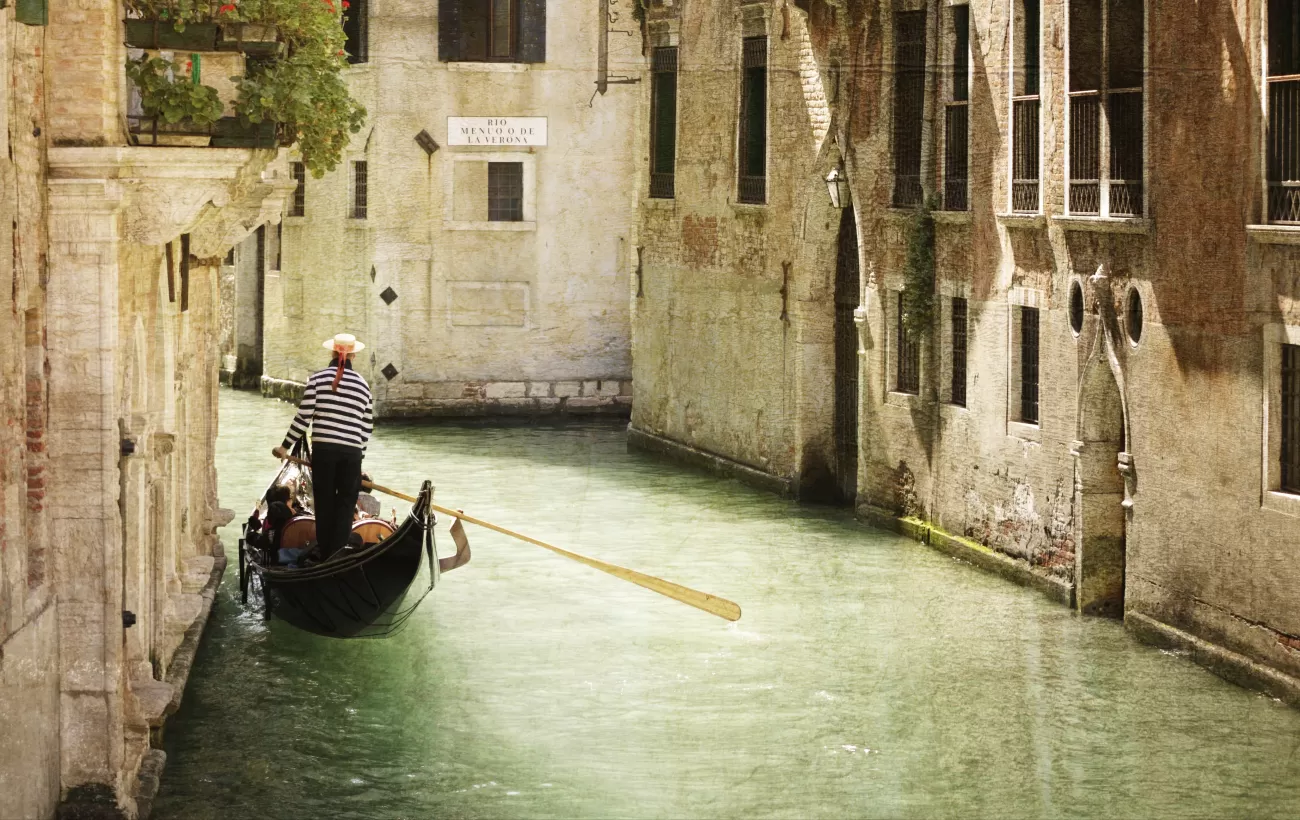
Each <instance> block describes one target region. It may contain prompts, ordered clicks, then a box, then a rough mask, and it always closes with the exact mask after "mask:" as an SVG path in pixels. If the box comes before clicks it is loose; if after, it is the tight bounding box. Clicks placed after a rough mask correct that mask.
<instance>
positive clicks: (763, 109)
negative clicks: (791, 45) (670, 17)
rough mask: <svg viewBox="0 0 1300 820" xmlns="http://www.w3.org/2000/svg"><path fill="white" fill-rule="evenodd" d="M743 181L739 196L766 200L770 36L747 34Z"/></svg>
mask: <svg viewBox="0 0 1300 820" xmlns="http://www.w3.org/2000/svg"><path fill="white" fill-rule="evenodd" d="M739 178H740V184H739V186H738V191H737V199H739V201H741V202H748V203H752V204H755V205H761V204H763V203H764V202H766V201H767V38H766V37H746V38H745V41H744V68H743V73H742V76H741V86H740V174H739Z"/></svg>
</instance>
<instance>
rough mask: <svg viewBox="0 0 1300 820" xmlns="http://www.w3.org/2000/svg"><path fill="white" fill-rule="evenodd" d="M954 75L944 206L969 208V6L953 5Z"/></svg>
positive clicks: (946, 110) (946, 144) (946, 119)
mask: <svg viewBox="0 0 1300 820" xmlns="http://www.w3.org/2000/svg"><path fill="white" fill-rule="evenodd" d="M950 11H951V12H952V17H951V19H952V72H951V76H952V79H951V83H950V86H949V88H948V102H947V104H946V105H945V106H944V143H943V145H944V148H943V207H944V208H945V209H946V210H949V211H964V210H966V209H967V208H969V207H970V204H969V198H968V188H969V177H970V172H969V169H970V147H969V144H968V143H969V132H970V6H953V7H952V9H951V10H950Z"/></svg>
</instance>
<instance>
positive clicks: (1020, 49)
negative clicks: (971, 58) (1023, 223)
mask: <svg viewBox="0 0 1300 820" xmlns="http://www.w3.org/2000/svg"><path fill="white" fill-rule="evenodd" d="M1013 2H1015V3H1016V12H1017V14H1016V18H1015V21H1014V23H1015V47H1016V63H1015V65H1016V71H1015V74H1014V76H1013V77H1012V97H1011V129H1012V137H1011V210H1012V211H1015V212H1019V213H1037V212H1038V210H1039V193H1038V191H1039V176H1040V175H1039V165H1040V164H1039V150H1038V140H1039V133H1040V131H1039V109H1040V99H1039V73H1040V70H1039V67H1040V65H1041V42H1042V41H1041V31H1042V28H1041V27H1042V15H1041V13H1040V11H1039V5H1038V4H1039V0H1013Z"/></svg>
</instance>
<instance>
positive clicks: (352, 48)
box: [343, 0, 370, 65]
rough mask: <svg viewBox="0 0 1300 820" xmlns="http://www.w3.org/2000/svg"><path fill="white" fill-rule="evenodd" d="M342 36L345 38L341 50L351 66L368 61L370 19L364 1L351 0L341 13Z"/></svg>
mask: <svg viewBox="0 0 1300 820" xmlns="http://www.w3.org/2000/svg"><path fill="white" fill-rule="evenodd" d="M343 36H344V37H346V38H347V43H346V45H344V46H343V50H344V51H346V52H347V55H348V62H349V63H352V64H354V65H355V64H356V63H365V62H369V61H370V18H369V15H368V14H367V13H366V0H351V2H350V3H349V4H348V8H347V9H345V10H344V12H343Z"/></svg>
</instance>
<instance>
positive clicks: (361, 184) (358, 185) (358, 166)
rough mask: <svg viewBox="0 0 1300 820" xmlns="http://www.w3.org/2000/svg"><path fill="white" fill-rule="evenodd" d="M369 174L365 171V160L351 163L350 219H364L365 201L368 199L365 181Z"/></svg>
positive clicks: (367, 182) (367, 181)
mask: <svg viewBox="0 0 1300 820" xmlns="http://www.w3.org/2000/svg"><path fill="white" fill-rule="evenodd" d="M368 174H369V172H368V171H367V170H366V161H365V160H356V161H354V162H353V163H352V218H353V219H365V218H366V200H367V197H368V192H367V190H366V189H367V187H368V185H369V180H368V179H367V176H368Z"/></svg>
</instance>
